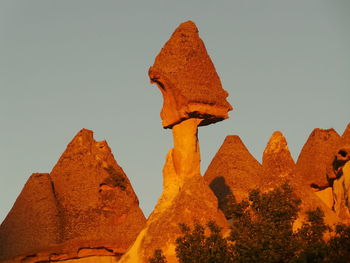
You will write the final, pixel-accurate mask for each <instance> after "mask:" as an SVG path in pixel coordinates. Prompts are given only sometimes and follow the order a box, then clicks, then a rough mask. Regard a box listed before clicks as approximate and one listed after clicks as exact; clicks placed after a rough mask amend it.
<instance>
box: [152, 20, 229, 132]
mask: <svg viewBox="0 0 350 263" xmlns="http://www.w3.org/2000/svg"><path fill="white" fill-rule="evenodd" d="M148 74H149V77H150V79H151V82H152V83H156V84H157V85H158V87H159V89H160V90H161V92H162V94H163V98H164V104H163V109H162V111H161V118H162V120H163V126H164V127H165V128H172V126H174V125H175V124H177V123H179V122H181V121H183V120H185V119H188V118H200V119H203V120H202V122H201V123H200V125H207V124H210V123H214V122H217V121H220V120H223V119H226V118H228V111H230V110H232V107H231V105H230V104H229V103H228V102H227V101H226V97H227V96H228V93H227V92H226V91H225V90H224V89H223V88H222V86H221V82H220V79H219V76H218V74H217V73H216V70H215V68H214V65H213V63H212V61H211V59H210V57H209V55H208V53H207V51H206V48H205V46H204V43H203V41H202V40H201V39H200V38H199V35H198V29H197V27H196V25H195V24H194V23H193V22H192V21H188V22H185V23H182V24H180V26H179V27H178V28H177V29H176V30H175V32H174V33H173V34H172V36H171V38H170V39H169V40H168V42H166V44H165V45H164V47H163V48H162V50H161V52H160V53H159V54H158V55H157V57H156V59H155V62H154V65H153V66H152V67H151V68H150V69H149V73H148Z"/></svg>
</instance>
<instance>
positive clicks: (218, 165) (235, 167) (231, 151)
mask: <svg viewBox="0 0 350 263" xmlns="http://www.w3.org/2000/svg"><path fill="white" fill-rule="evenodd" d="M261 168H262V167H261V164H260V163H259V162H258V161H257V160H256V159H255V158H254V157H253V156H252V155H251V154H250V152H249V151H248V149H247V148H246V146H245V145H244V144H243V142H242V140H241V139H240V138H239V136H237V135H230V136H227V137H226V138H225V140H224V142H223V144H222V145H221V147H220V149H219V151H218V152H217V153H216V154H215V156H214V158H213V160H212V161H211V163H210V165H209V167H208V169H207V171H206V172H205V174H204V178H205V180H206V181H207V182H208V184H209V185H210V188H211V189H212V190H213V191H214V193H215V195H216V196H217V197H218V200H219V204H220V205H222V204H223V203H224V202H225V199H226V198H227V197H228V196H230V195H233V197H234V198H235V199H237V200H238V201H239V200H241V199H242V198H244V197H246V196H247V194H248V192H249V191H250V190H251V189H254V188H256V187H257V186H258V185H259V180H260V179H259V174H260V173H261Z"/></svg>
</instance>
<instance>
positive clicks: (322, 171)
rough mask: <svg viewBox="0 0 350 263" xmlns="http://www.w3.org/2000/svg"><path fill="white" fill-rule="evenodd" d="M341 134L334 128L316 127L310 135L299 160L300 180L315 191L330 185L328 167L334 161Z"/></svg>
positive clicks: (298, 171) (298, 172) (298, 173)
mask: <svg viewBox="0 0 350 263" xmlns="http://www.w3.org/2000/svg"><path fill="white" fill-rule="evenodd" d="M339 143H340V136H339V135H338V133H337V132H336V131H335V130H334V129H328V130H323V129H315V130H313V132H312V133H311V135H310V136H309V138H308V140H307V142H306V143H305V145H304V147H303V149H302V150H301V152H300V155H299V158H298V161H297V175H298V180H302V181H303V182H304V183H305V184H306V185H309V186H311V187H312V188H314V189H315V191H318V190H322V189H324V188H326V187H328V186H329V184H328V181H327V176H326V174H327V167H329V165H330V164H331V163H332V161H333V156H334V152H335V151H336V149H337V148H338V146H339Z"/></svg>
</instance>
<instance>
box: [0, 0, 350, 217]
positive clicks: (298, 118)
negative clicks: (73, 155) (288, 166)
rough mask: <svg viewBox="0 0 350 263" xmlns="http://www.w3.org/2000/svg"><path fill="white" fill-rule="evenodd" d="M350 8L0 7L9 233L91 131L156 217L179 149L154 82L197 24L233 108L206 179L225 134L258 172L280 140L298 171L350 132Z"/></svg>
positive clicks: (13, 1)
mask: <svg viewBox="0 0 350 263" xmlns="http://www.w3.org/2000/svg"><path fill="white" fill-rule="evenodd" d="M349 14H350V1H348V0H344V1H337V0H332V1H324V0H293V1H284V0H276V1H272V0H267V1H261V0H255V1H254V0H248V1H243V0H240V1H233V0H230V1H213V0H197V1H191V0H186V1H165V0H159V1H154V0H148V1H131V0H129V1H121V0H115V1H102V0H99V1H87V0H74V1H72V0H60V1H51V0H42V1H37V0H31V1H27V0H23V1H17V0H8V1H7V0H2V1H1V2H0V133H1V136H0V222H1V221H2V220H3V219H4V217H5V216H6V214H7V213H8V211H9V210H10V208H11V207H12V205H13V203H14V201H15V199H16V197H17V195H18V194H19V193H20V191H21V189H22V187H23V185H24V184H25V182H26V180H27V179H28V177H29V176H30V175H31V173H33V172H50V171H51V169H52V167H53V166H54V164H55V163H56V162H57V160H58V159H59V157H60V155H61V153H62V152H63V151H64V149H65V147H66V145H67V144H68V143H69V141H70V140H71V139H72V138H73V136H74V135H75V134H76V133H77V132H78V131H79V130H80V129H81V128H88V129H92V130H94V132H95V138H96V139H97V140H103V139H106V140H107V141H108V143H109V145H110V147H111V148H112V150H113V153H114V155H115V157H116V160H117V162H118V163H119V164H120V165H121V166H122V167H123V169H124V170H125V172H126V173H127V175H128V177H129V179H130V180H131V182H132V185H133V187H134V189H135V191H136V193H137V195H138V197H139V199H140V205H141V208H142V209H143V211H144V212H145V214H146V215H148V214H149V213H150V212H151V211H152V209H153V207H154V205H155V203H156V201H157V199H158V197H159V196H160V194H161V190H162V189H161V185H162V172H161V171H162V167H163V164H164V161H165V155H166V153H167V151H168V149H169V148H170V147H171V146H172V137H171V131H170V130H163V129H162V126H161V120H160V117H159V112H160V110H161V107H162V98H161V94H160V92H159V91H158V89H157V88H156V86H153V85H151V84H150V83H149V79H148V76H147V71H148V68H149V66H151V65H152V64H153V61H154V58H155V56H156V55H157V54H158V52H159V51H160V49H161V47H162V46H163V44H164V43H165V41H166V40H168V38H169V37H170V35H171V33H172V32H173V30H174V29H175V28H176V27H177V26H178V24H179V23H181V22H184V21H186V20H193V21H194V22H195V23H196V24H197V26H198V28H199V31H200V36H201V38H202V39H203V40H204V42H205V45H206V47H207V50H208V53H209V54H210V56H211V58H212V60H213V62H214V64H215V67H216V69H217V72H218V74H219V76H220V78H221V81H222V84H223V87H224V88H225V89H226V90H227V91H228V92H229V94H230V96H229V97H228V100H229V102H230V103H231V104H232V106H233V107H234V111H232V112H231V113H230V119H228V120H225V121H223V122H220V123H217V124H214V125H210V126H205V127H201V128H200V129H199V137H200V145H201V154H202V173H204V172H205V170H206V168H207V166H208V164H209V163H210V160H211V159H212V158H213V156H214V155H215V153H216V151H217V150H218V148H219V147H220V145H221V144H222V142H223V140H224V138H225V136H226V135H229V134H238V135H239V136H240V137H241V138H242V140H243V141H244V142H245V144H246V146H247V147H248V149H249V150H250V151H251V153H252V154H253V155H254V156H255V157H256V158H257V159H258V160H259V161H260V160H261V155H262V152H263V150H264V147H265V145H266V143H267V141H268V138H269V137H270V135H271V134H272V133H273V131H275V130H280V131H282V132H283V133H284V135H285V136H286V138H287V140H288V142H289V148H290V150H291V152H292V155H293V157H294V159H296V158H297V156H298V154H299V152H300V150H301V147H302V146H303V144H304V143H305V141H306V139H307V137H308V136H309V134H310V133H311V131H312V130H313V128H316V127H319V128H330V127H333V128H335V129H336V130H337V132H338V133H340V134H341V133H342V132H343V130H344V128H345V127H346V125H347V123H348V122H349V121H350V15H349Z"/></svg>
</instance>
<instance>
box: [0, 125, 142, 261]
mask: <svg viewBox="0 0 350 263" xmlns="http://www.w3.org/2000/svg"><path fill="white" fill-rule="evenodd" d="M145 221H146V220H145V217H144V215H143V213H142V211H141V209H140V208H139V206H138V199H137V197H136V195H135V193H134V191H133V189H132V186H131V184H130V182H129V180H128V178H127V177H126V175H125V173H124V172H123V170H122V168H121V167H120V166H119V165H118V164H117V162H116V161H115V159H114V157H113V154H112V153H111V150H110V148H109V147H108V145H107V143H106V142H105V141H102V142H96V141H95V140H94V139H93V133H92V131H89V130H86V129H83V130H81V131H80V132H79V133H78V134H77V135H76V136H75V137H74V139H73V140H72V141H71V142H70V143H69V145H68V147H67V149H66V150H65V152H64V153H63V154H62V156H61V158H60V159H59V161H58V163H57V164H56V165H55V167H54V168H53V170H52V172H51V173H50V174H34V175H33V176H32V177H31V178H30V179H29V180H28V182H27V184H26V186H25V187H24V189H23V191H22V193H21V194H20V196H19V198H18V199H17V201H16V203H15V205H14V207H13V208H12V210H11V211H10V213H9V215H8V216H7V218H6V219H5V221H4V223H3V224H2V225H1V227H0V240H1V242H0V251H1V253H0V255H1V257H2V258H1V259H13V261H9V262H22V261H21V260H23V258H27V259H28V260H32V261H31V262H37V261H43V262H44V261H45V262H46V261H48V260H53V261H63V260H69V259H74V260H75V261H79V262H88V261H89V260H93V262H116V261H117V259H118V257H120V255H122V254H123V253H125V252H126V250H127V248H128V247H129V246H130V245H131V244H132V243H133V242H134V240H135V238H136V236H137V234H138V233H139V232H140V230H141V229H142V228H143V226H144V224H145ZM92 256H94V257H93V259H91V257H92ZM77 259H79V260H77ZM26 262H27V261H26Z"/></svg>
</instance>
